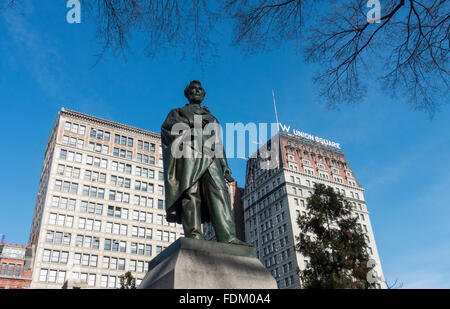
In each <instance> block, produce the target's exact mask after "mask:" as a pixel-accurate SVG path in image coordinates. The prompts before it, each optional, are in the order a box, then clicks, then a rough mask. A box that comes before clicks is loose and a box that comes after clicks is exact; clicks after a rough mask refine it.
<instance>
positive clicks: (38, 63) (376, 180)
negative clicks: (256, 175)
mask: <svg viewBox="0 0 450 309" xmlns="http://www.w3.org/2000/svg"><path fill="white" fill-rule="evenodd" d="M36 3H39V5H37V4H36ZM66 10H67V9H66V8H65V3H64V1H50V0H44V1H39V2H37V1H32V2H30V3H29V4H28V5H27V7H26V8H25V9H24V12H23V14H17V13H13V12H9V13H8V14H1V13H0V33H2V35H1V36H0V73H1V74H0V104H1V107H2V113H1V116H0V117H1V118H0V119H1V121H0V136H1V140H2V141H3V145H4V146H3V147H2V151H1V152H0V160H1V161H0V162H2V165H3V166H2V174H3V175H2V177H0V188H2V192H1V194H0V213H1V215H0V234H1V233H4V234H6V240H7V241H9V242H17V243H26V242H27V240H28V234H29V229H30V226H31V220H32V216H33V210H34V204H35V198H36V192H37V188H38V184H39V178H40V172H41V168H42V163H43V158H44V153H45V145H46V142H47V139H48V137H49V134H50V130H51V128H52V126H53V123H54V121H55V118H56V116H57V112H58V111H59V110H60V109H61V107H66V108H69V109H73V110H76V111H80V112H83V113H87V114H91V115H95V116H98V117H102V118H106V119H109V120H112V121H117V122H120V123H124V124H128V125H132V126H136V127H139V128H143V129H147V130H150V131H155V132H158V131H159V128H160V126H161V123H162V122H163V120H164V118H165V116H166V115H167V112H168V111H169V110H170V109H172V108H174V107H178V106H181V105H183V104H185V98H184V96H183V90H184V87H185V85H186V84H187V83H188V82H189V81H190V80H192V79H199V80H201V81H202V84H203V86H204V87H205V89H206V91H207V97H206V99H205V102H204V103H205V105H207V106H208V107H209V108H210V110H211V111H212V112H213V113H214V114H215V115H216V116H217V118H218V119H219V120H220V121H221V122H222V123H227V122H243V123H248V122H256V123H258V122H274V121H275V116H274V112H273V103H272V94H271V91H272V89H274V90H275V93H276V97H277V104H278V113H279V118H280V122H282V123H286V124H290V125H292V127H294V128H297V129H299V130H302V131H305V132H308V133H312V134H314V135H317V136H321V137H324V138H326V139H329V140H333V141H337V142H340V143H341V144H342V146H343V151H344V152H345V154H346V157H347V160H348V161H349V163H350V166H351V167H352V169H353V171H354V173H355V175H356V177H357V178H358V180H359V182H360V183H361V184H362V185H363V187H364V188H365V189H366V192H365V196H366V200H367V205H368V208H369V211H370V212H371V221H372V225H373V229H374V233H375V238H376V242H377V246H378V250H379V253H380V257H381V261H382V266H383V270H384V274H385V277H386V278H387V280H388V281H389V282H393V281H394V280H395V279H398V280H399V281H400V282H402V283H403V285H404V287H406V288H450V240H449V239H450V227H449V224H448V223H449V222H450V209H449V207H448V206H449V205H450V194H449V191H448V190H449V188H450V162H449V160H448V157H449V153H450V121H449V118H450V117H449V116H450V109H449V107H448V106H447V107H443V108H442V109H441V111H440V112H439V113H438V114H436V116H435V117H434V119H433V120H430V119H429V117H428V116H427V115H426V114H424V113H422V112H417V111H414V110H411V108H409V107H408V106H407V105H406V104H405V102H402V101H399V100H393V99H391V98H390V97H388V96H386V95H385V94H384V93H383V92H382V91H381V90H380V87H379V86H378V84H377V82H376V80H374V79H373V78H372V77H371V76H370V75H367V76H364V78H365V80H367V83H368V84H369V85H372V87H369V93H368V96H367V98H366V99H365V100H364V101H363V102H361V103H360V104H359V105H358V106H345V105H343V106H341V107H340V109H338V110H328V109H326V108H325V107H324V106H323V105H322V104H320V103H319V102H318V98H317V87H316V86H315V85H314V84H313V83H312V82H311V77H312V75H313V72H314V66H313V65H310V64H305V63H304V62H303V58H302V56H301V55H298V54H296V53H295V52H293V51H292V50H293V48H291V45H290V44H288V45H286V46H285V47H284V48H281V49H277V50H275V51H273V52H271V53H268V54H264V55H259V56H251V57H244V56H242V54H241V53H240V52H239V51H238V50H236V49H233V48H230V47H229V46H228V45H226V44H222V45H221V46H220V47H219V58H217V59H216V61H215V63H213V64H210V65H207V66H206V67H204V68H203V69H201V68H200V67H199V66H197V65H196V64H195V63H193V62H192V61H191V60H190V59H189V58H187V59H186V60H184V61H180V60H179V59H178V58H175V57H173V56H172V55H165V56H164V57H160V58H158V59H157V60H152V59H149V58H147V57H145V55H144V54H143V52H142V51H141V49H140V48H139V47H137V48H135V49H134V53H133V54H132V55H129V56H128V59H127V61H123V59H117V58H114V57H112V56H111V55H106V57H105V58H104V59H103V60H102V61H101V62H100V63H99V64H98V65H97V66H95V67H92V65H93V64H94V63H95V61H96V57H95V55H96V54H97V53H98V51H99V49H100V47H99V46H98V45H96V44H95V33H94V29H93V27H92V24H90V22H89V21H88V20H84V19H83V22H82V23H81V24H80V25H69V24H67V23H66V20H65V14H66ZM225 30H226V29H225ZM225 32H226V31H225ZM141 39H142V37H137V38H136V42H139V40H141ZM137 45H138V44H137ZM374 61H375V60H374ZM447 99H448V98H447ZM443 100H445V98H443ZM442 103H444V102H442ZM19 141H20V142H19ZM229 163H230V167H231V168H232V170H233V176H234V177H235V178H236V179H237V180H238V182H239V185H240V186H243V185H244V181H245V179H244V177H245V174H244V173H245V161H244V160H242V159H230V160H229Z"/></svg>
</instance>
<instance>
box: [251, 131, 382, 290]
mask: <svg viewBox="0 0 450 309" xmlns="http://www.w3.org/2000/svg"><path fill="white" fill-rule="evenodd" d="M277 136H279V137H280V139H279V141H278V142H277V143H275V144H276V145H277V146H276V147H279V148H280V157H279V158H281V160H279V159H277V160H276V161H275V162H276V167H275V168H273V169H267V168H266V163H267V161H266V159H263V157H264V156H261V153H263V152H264V151H266V150H267V149H269V147H270V146H269V143H270V141H269V142H268V143H267V144H266V145H263V146H262V147H261V148H260V150H259V151H258V152H257V155H256V156H254V158H251V159H249V160H248V161H247V171H246V184H245V192H244V195H243V204H244V221H245V234H246V241H247V242H249V243H252V244H253V245H254V246H255V247H256V249H257V254H258V258H259V259H260V260H261V262H262V263H263V264H264V265H265V266H266V267H267V269H268V270H269V271H270V272H271V273H272V275H273V277H274V278H275V279H276V280H277V283H278V287H279V288H282V289H284V288H301V283H300V281H299V278H298V276H297V272H296V270H297V267H299V268H300V269H301V270H303V269H305V267H306V265H307V263H308V258H306V257H304V256H302V255H301V254H300V253H299V252H297V251H296V250H295V243H296V239H295V237H296V236H298V235H299V233H300V229H299V227H298V225H297V223H296V219H297V217H298V215H299V214H304V213H305V212H306V211H307V209H306V207H305V206H306V198H307V197H309V196H310V195H311V194H312V193H313V191H314V189H313V187H314V184H315V183H323V184H325V185H327V186H331V187H333V188H334V189H335V190H336V191H339V192H340V193H342V194H343V195H344V196H345V197H346V198H347V199H348V200H349V201H350V202H351V204H352V205H353V212H354V215H355V216H357V217H358V224H360V226H361V228H362V230H363V231H364V232H365V237H366V240H367V243H368V246H369V252H368V253H369V254H370V256H371V258H372V259H374V260H375V262H376V263H377V266H376V269H377V273H378V275H380V276H381V280H380V281H379V283H378V285H377V286H378V287H379V288H385V287H386V286H385V283H384V276H383V272H382V269H381V262H380V258H379V256H378V251H377V247H376V244H375V238H374V234H373V230H372V225H371V223H370V219H369V211H368V208H367V205H366V202H365V199H364V188H363V187H362V186H361V185H360V183H359V182H358V181H357V180H356V178H355V175H354V174H353V172H352V170H351V168H350V166H349V164H348V162H347V160H346V159H345V156H344V153H343V152H342V151H340V150H338V149H335V148H331V147H329V146H325V145H324V143H320V142H317V141H310V140H307V139H306V138H301V137H298V136H296V135H292V134H284V133H279V134H278V135H277ZM274 138H276V137H274ZM277 140H278V139H277ZM272 159H273V158H272Z"/></svg>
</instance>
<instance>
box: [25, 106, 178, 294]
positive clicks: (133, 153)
mask: <svg viewBox="0 0 450 309" xmlns="http://www.w3.org/2000/svg"><path fill="white" fill-rule="evenodd" d="M180 236H183V230H182V227H181V226H180V225H175V224H174V223H170V224H169V223H168V222H167V221H166V220H165V209H164V180H163V168H162V151H161V139H160V135H158V134H155V133H152V132H149V131H145V130H141V129H138V128H134V127H130V126H127V125H123V124H119V123H115V122H112V121H108V120H104V119H100V118H97V117H92V116H88V115H85V114H81V113H78V112H74V111H69V110H65V109H62V110H61V111H60V112H59V113H58V116H57V119H56V122H55V124H54V126H53V129H52V131H51V134H50V138H49V140H48V143H47V149H46V152H45V157H44V164H43V168H42V173H41V178H40V184H39V190H38V195H37V200H36V205H35V211H34V216H33V222H32V226H31V231H30V243H31V240H33V239H35V241H36V254H35V262H34V264H33V277H32V283H31V288H61V287H63V286H64V287H67V288H85V287H87V288H116V287H119V286H120V283H119V276H121V275H123V274H124V273H125V272H126V271H131V272H132V274H133V276H134V277H135V278H137V284H139V283H140V281H141V280H142V279H143V278H144V276H145V273H146V271H147V267H148V263H147V262H148V261H150V260H151V259H152V258H153V257H155V256H156V255H158V254H159V253H160V252H161V251H162V250H163V249H164V248H166V247H167V246H169V245H170V243H171V242H173V241H175V240H176V239H177V238H179V237H180Z"/></svg>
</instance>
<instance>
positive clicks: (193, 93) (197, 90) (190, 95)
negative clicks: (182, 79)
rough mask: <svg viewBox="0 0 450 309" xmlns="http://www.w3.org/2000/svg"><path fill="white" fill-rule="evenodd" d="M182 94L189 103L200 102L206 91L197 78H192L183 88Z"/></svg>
mask: <svg viewBox="0 0 450 309" xmlns="http://www.w3.org/2000/svg"><path fill="white" fill-rule="evenodd" d="M184 95H185V97H186V98H187V99H188V100H189V103H190V104H200V103H202V101H203V99H205V95H206V91H205V89H203V87H202V84H201V83H200V82H199V81H198V80H193V81H191V82H190V83H189V85H187V86H186V89H184Z"/></svg>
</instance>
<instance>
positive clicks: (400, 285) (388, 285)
mask: <svg viewBox="0 0 450 309" xmlns="http://www.w3.org/2000/svg"><path fill="white" fill-rule="evenodd" d="M384 283H385V284H386V288H387V289H389V290H394V289H401V288H403V283H401V282H399V281H398V279H395V281H394V282H393V283H392V284H391V283H389V282H387V281H385V282H384Z"/></svg>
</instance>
